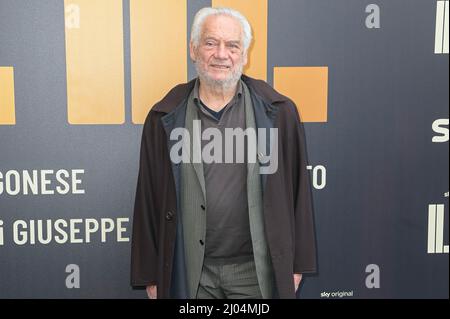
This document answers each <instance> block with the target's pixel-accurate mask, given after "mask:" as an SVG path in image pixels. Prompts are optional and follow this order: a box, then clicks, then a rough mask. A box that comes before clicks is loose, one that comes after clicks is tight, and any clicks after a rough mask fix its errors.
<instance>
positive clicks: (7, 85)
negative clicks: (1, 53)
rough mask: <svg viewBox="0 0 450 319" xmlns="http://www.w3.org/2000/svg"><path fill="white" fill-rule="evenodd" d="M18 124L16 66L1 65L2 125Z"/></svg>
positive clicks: (0, 96) (0, 103)
mask: <svg viewBox="0 0 450 319" xmlns="http://www.w3.org/2000/svg"><path fill="white" fill-rule="evenodd" d="M14 124H16V114H15V106H14V68H13V67H12V66H0V125H14Z"/></svg>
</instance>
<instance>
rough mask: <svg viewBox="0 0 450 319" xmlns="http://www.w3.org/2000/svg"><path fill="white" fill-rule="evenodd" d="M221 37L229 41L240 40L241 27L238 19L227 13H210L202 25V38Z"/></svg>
mask: <svg viewBox="0 0 450 319" xmlns="http://www.w3.org/2000/svg"><path fill="white" fill-rule="evenodd" d="M208 37H212V38H217V37H218V38H223V39H225V40H229V41H241V40H242V27H241V24H240V23H239V21H238V20H237V19H236V18H234V17H230V16H228V15H212V16H209V17H207V18H206V20H205V21H204V23H203V25H202V38H208Z"/></svg>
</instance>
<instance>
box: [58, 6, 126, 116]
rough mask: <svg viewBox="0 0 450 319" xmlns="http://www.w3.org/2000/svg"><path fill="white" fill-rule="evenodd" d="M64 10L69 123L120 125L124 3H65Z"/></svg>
mask: <svg viewBox="0 0 450 319" xmlns="http://www.w3.org/2000/svg"><path fill="white" fill-rule="evenodd" d="M64 6H65V18H66V28H65V30H66V32H65V34H66V65H67V112H68V121H69V123H70V124H122V123H124V122H125V98H124V62H123V17H122V15H123V13H122V0H65V1H64ZM78 15H79V16H78Z"/></svg>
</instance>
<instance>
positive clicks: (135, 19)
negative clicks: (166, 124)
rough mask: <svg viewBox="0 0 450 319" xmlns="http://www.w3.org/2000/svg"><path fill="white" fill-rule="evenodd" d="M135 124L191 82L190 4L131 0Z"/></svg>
mask: <svg viewBox="0 0 450 319" xmlns="http://www.w3.org/2000/svg"><path fill="white" fill-rule="evenodd" d="M130 24H131V26H130V33H131V85H132V93H131V95H132V121H133V123H135V124H141V123H143V122H144V120H145V117H146V116H147V113H148V111H149V109H150V108H151V107H152V106H153V105H154V104H155V103H156V102H157V101H159V100H161V98H163V97H164V95H165V94H167V92H168V91H169V90H170V89H171V88H172V87H173V86H175V85H177V84H179V83H183V82H186V80H187V1H186V0H165V1H159V0H131V1H130Z"/></svg>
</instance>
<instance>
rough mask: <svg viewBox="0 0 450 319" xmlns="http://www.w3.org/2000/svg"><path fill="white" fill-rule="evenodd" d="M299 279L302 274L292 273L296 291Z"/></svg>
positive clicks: (300, 279)
mask: <svg viewBox="0 0 450 319" xmlns="http://www.w3.org/2000/svg"><path fill="white" fill-rule="evenodd" d="M300 281H302V274H294V288H295V292H297V289H298V286H299V285H300Z"/></svg>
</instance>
